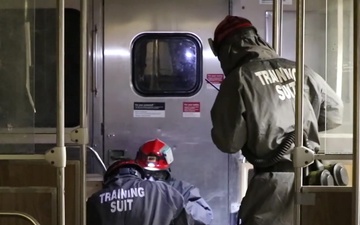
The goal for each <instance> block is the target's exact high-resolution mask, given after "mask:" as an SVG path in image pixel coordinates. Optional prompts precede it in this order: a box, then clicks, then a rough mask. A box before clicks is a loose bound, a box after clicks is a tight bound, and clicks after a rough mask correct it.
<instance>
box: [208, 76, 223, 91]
mask: <svg viewBox="0 0 360 225" xmlns="http://www.w3.org/2000/svg"><path fill="white" fill-rule="evenodd" d="M206 79H207V80H208V81H209V82H211V84H210V83H209V82H206V88H207V89H214V90H216V88H218V89H219V88H220V84H221V82H222V81H223V80H224V74H206ZM213 85H214V86H215V87H216V88H215V87H213Z"/></svg>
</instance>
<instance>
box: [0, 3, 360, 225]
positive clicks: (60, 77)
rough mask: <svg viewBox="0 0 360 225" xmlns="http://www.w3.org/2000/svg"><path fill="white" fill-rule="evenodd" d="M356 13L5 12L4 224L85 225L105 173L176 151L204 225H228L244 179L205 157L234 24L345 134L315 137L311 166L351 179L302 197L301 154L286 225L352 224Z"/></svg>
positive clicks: (0, 68)
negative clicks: (236, 19)
mask: <svg viewBox="0 0 360 225" xmlns="http://www.w3.org/2000/svg"><path fill="white" fill-rule="evenodd" d="M358 11H359V5H358V2H357V1H356V0H337V1H330V0H329V1H327V0H313V1H307V2H306V5H305V1H304V0H297V1H296V0H283V1H281V0H207V1H203V0H183V1H165V0H153V1H147V0H132V1H123V0H91V1H87V0H66V1H65V0H11V1H10V0H7V1H1V2H0V18H1V19H0V24H1V26H0V199H1V200H0V224H1V225H2V224H17V225H20V224H21V225H22V224H29V222H31V223H32V224H46V225H48V224H54V225H65V224H66V225H77V224H82V225H84V224H86V223H85V222H86V221H85V201H86V199H87V197H88V196H90V195H91V194H92V193H94V192H95V191H97V190H99V189H100V188H101V181H102V174H103V172H104V169H106V167H107V166H108V165H109V164H111V163H112V162H113V161H114V160H116V159H118V158H121V157H124V156H125V157H135V155H136V152H137V150H138V148H139V147H140V145H141V144H142V143H144V142H145V141H147V140H150V139H154V138H159V139H161V140H163V141H165V142H166V143H168V144H169V145H170V146H171V147H172V149H173V154H174V159H175V160H174V162H173V164H172V166H171V168H172V174H173V176H175V177H176V178H177V179H181V180H185V181H187V182H189V183H191V184H193V185H195V186H196V187H198V188H199V189H200V193H201V196H202V197H203V198H204V199H205V200H206V201H207V202H208V204H209V205H210V206H211V208H212V210H213V213H214V219H213V222H212V224H214V225H224V224H226V225H234V224H235V219H234V218H235V215H236V212H237V211H238V208H239V206H240V205H241V200H242V197H243V196H244V194H245V191H246V189H247V183H248V179H250V178H251V172H250V171H251V165H250V164H249V163H247V162H246V160H245V159H244V157H243V156H242V155H241V154H240V153H237V154H233V155H228V154H224V153H222V152H220V151H219V150H218V149H216V147H215V146H214V144H213V143H212V140H211V136H210V130H211V120H210V109H211V107H212V104H213V102H214V99H215V97H216V95H217V92H218V91H217V88H218V87H219V85H220V83H221V81H222V80H223V79H224V75H223V73H222V70H221V68H220V63H219V61H218V60H217V58H216V57H215V56H214V55H213V54H212V52H211V49H210V47H209V44H208V42H207V39H208V38H213V32H214V29H215V27H216V26H217V24H218V23H219V22H220V21H221V20H222V19H223V18H224V17H225V16H226V15H229V14H232V15H238V16H242V17H246V18H248V19H249V20H250V21H251V22H252V23H253V24H254V26H255V27H256V28H257V30H258V33H259V34H260V35H261V36H262V37H264V38H265V39H266V41H268V42H269V43H270V44H273V46H274V48H275V49H276V50H277V52H278V53H279V54H280V55H281V56H282V57H285V58H288V59H292V60H296V61H297V66H298V68H301V67H302V66H303V65H304V64H306V65H308V66H310V67H311V68H313V69H314V70H315V71H316V72H318V73H319V74H321V75H322V76H323V78H324V79H325V80H326V81H327V82H328V83H329V85H330V86H331V87H332V88H333V89H334V90H335V91H336V93H337V94H338V95H339V96H341V98H342V100H343V102H344V106H345V110H344V119H343V125H342V126H340V127H339V128H337V129H335V130H331V131H328V132H324V133H322V134H321V143H322V147H321V151H320V152H319V153H317V154H315V155H314V156H312V160H313V159H315V158H317V159H322V160H323V161H324V162H325V163H331V162H333V161H337V162H339V161H340V162H342V163H343V164H344V165H345V167H346V168H347V169H348V173H349V175H350V176H351V175H353V179H350V182H349V185H348V186H345V187H324V186H304V185H303V184H302V182H301V180H302V179H301V177H302V176H303V174H302V172H301V167H304V166H306V165H305V164H304V162H303V161H302V160H303V158H302V154H301V152H297V154H296V155H295V156H294V161H295V162H296V163H295V164H294V165H295V167H296V168H297V170H296V171H297V172H296V176H297V178H298V179H297V181H299V180H300V182H296V187H295V191H296V192H297V195H296V196H297V200H298V201H297V207H296V209H294V215H295V216H294V225H300V224H301V225H308V224H317V225H323V224H326V225H332V224H344V225H350V224H353V225H358V224H360V220H359V211H358V210H359V207H358V204H359V201H358V199H359V198H358V197H359V179H358V175H359V166H358V165H359V164H358V163H359V158H358V157H359V155H358V151H359V145H360V144H359V141H358V137H359V124H360V123H359V105H358V102H357V101H358V99H359V91H358V87H359V78H358V75H359V73H358V69H357V68H358V67H357V66H358V58H357V57H358V55H359V46H358V40H359V33H358V29H359V25H358V20H359V16H358ZM298 71H301V69H300V70H299V69H298ZM301 77H302V73H301V72H299V74H297V78H299V79H297V80H300V81H301ZM298 86H299V85H298ZM301 91H302V90H301V89H297V93H301ZM298 96H300V98H301V94H300V95H297V96H296V97H297V98H299V97H298ZM297 102H301V101H297ZM297 107H298V108H297V109H298V111H299V112H300V111H301V107H302V106H301V105H300V104H297ZM301 116H302V115H301V113H300V116H299V115H298V117H299V118H301ZM297 121H299V120H297ZM300 121H301V119H300ZM297 125H299V124H297ZM297 147H301V146H297ZM297 150H301V148H300V149H297ZM352 199H355V201H352ZM49 206H50V207H49ZM339 212H341V215H342V216H336V215H338V214H339ZM26 220H27V221H26Z"/></svg>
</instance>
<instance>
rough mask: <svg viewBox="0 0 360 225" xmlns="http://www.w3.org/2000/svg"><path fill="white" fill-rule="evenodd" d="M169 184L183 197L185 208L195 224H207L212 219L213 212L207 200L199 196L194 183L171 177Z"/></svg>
mask: <svg viewBox="0 0 360 225" xmlns="http://www.w3.org/2000/svg"><path fill="white" fill-rule="evenodd" d="M169 184H170V185H171V186H173V187H174V188H175V189H176V190H178V191H179V192H180V193H181V194H182V196H183V197H184V202H185V210H186V212H187V213H188V214H189V215H191V217H192V219H193V220H194V224H196V225H208V224H211V222H212V220H213V212H212V209H211V208H210V206H209V205H208V204H207V202H206V201H205V200H204V199H203V198H202V197H201V196H200V191H199V189H198V188H197V187H195V186H194V185H191V184H189V183H187V182H184V181H179V180H175V179H172V180H171V181H170V182H169Z"/></svg>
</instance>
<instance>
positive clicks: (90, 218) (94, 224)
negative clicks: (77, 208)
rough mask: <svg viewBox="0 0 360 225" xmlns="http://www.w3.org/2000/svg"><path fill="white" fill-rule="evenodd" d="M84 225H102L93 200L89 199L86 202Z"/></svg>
mask: <svg viewBox="0 0 360 225" xmlns="http://www.w3.org/2000/svg"><path fill="white" fill-rule="evenodd" d="M86 225H102V223H101V216H100V213H99V212H98V209H97V206H96V202H95V201H94V199H93V198H89V199H88V200H87V202H86Z"/></svg>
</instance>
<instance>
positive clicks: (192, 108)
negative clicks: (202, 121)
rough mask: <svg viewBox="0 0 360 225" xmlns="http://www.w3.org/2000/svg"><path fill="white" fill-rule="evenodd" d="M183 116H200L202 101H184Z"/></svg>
mask: <svg viewBox="0 0 360 225" xmlns="http://www.w3.org/2000/svg"><path fill="white" fill-rule="evenodd" d="M183 117H200V102H183Z"/></svg>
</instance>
